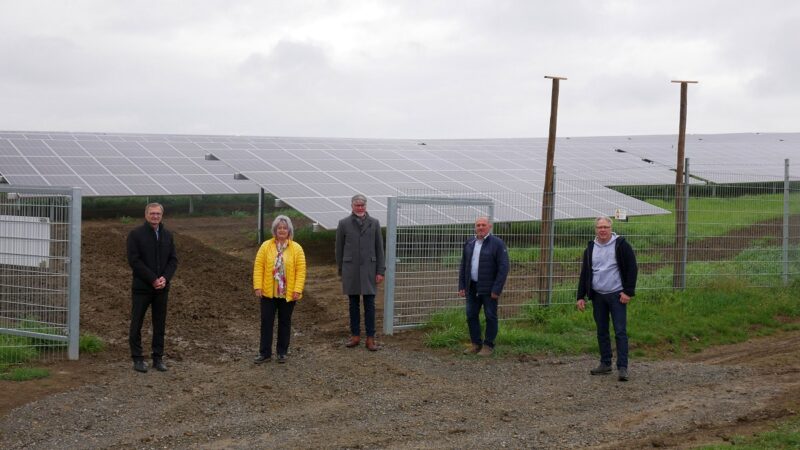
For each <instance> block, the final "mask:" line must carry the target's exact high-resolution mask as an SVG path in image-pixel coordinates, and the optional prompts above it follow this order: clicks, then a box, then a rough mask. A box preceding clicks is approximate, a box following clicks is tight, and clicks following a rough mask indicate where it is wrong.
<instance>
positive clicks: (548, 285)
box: [544, 166, 556, 306]
mask: <svg viewBox="0 0 800 450" xmlns="http://www.w3.org/2000/svg"><path fill="white" fill-rule="evenodd" d="M550 196H551V197H552V198H551V199H550V208H551V209H552V211H551V213H550V220H551V225H550V233H549V241H548V245H547V267H546V270H547V273H546V275H545V277H546V281H545V286H544V289H545V293H544V296H545V303H544V304H545V305H547V306H550V305H551V304H552V303H553V265H554V263H555V262H554V261H553V260H554V258H555V241H556V237H555V236H556V222H555V209H556V167H555V166H553V190H552V191H551V192H550Z"/></svg>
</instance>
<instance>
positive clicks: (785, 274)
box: [782, 158, 789, 286]
mask: <svg viewBox="0 0 800 450" xmlns="http://www.w3.org/2000/svg"><path fill="white" fill-rule="evenodd" d="M782 256H783V285H784V286H788V285H789V159H788V158H787V159H785V160H783V255H782Z"/></svg>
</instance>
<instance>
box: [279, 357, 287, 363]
mask: <svg viewBox="0 0 800 450" xmlns="http://www.w3.org/2000/svg"><path fill="white" fill-rule="evenodd" d="M278 362H279V363H281V364H283V363H285V362H286V355H278Z"/></svg>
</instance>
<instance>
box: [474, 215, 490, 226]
mask: <svg viewBox="0 0 800 450" xmlns="http://www.w3.org/2000/svg"><path fill="white" fill-rule="evenodd" d="M481 219H484V220H486V223H488V224H489V225H491V224H492V218H491V217H489V216H478V217H476V218H475V223H478V221H479V220H481Z"/></svg>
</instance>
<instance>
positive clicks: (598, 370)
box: [589, 363, 611, 375]
mask: <svg viewBox="0 0 800 450" xmlns="http://www.w3.org/2000/svg"><path fill="white" fill-rule="evenodd" d="M589 373H591V374H592V375H608V374H609V373H611V365H610V364H603V363H600V365H599V366H597V367H595V368H594V369H592V370H590V371H589Z"/></svg>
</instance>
